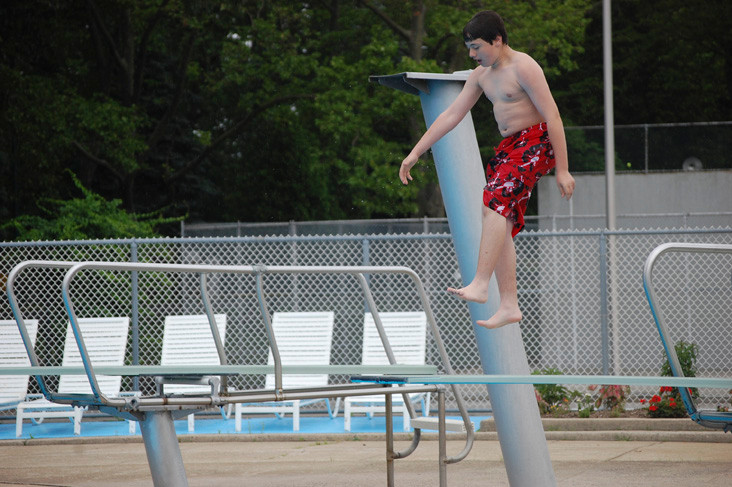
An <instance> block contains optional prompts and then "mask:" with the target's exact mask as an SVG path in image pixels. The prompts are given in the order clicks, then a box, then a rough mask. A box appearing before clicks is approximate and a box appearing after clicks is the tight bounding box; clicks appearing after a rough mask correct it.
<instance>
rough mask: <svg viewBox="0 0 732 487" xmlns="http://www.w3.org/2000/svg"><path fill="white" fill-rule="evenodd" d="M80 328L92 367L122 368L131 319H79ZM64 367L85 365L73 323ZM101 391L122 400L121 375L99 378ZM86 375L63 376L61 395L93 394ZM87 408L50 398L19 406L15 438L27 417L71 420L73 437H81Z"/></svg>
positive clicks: (67, 335)
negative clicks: (110, 366) (83, 418)
mask: <svg viewBox="0 0 732 487" xmlns="http://www.w3.org/2000/svg"><path fill="white" fill-rule="evenodd" d="M79 327H80V328H81V334H82V336H83V337H84V343H85V345H86V348H87V352H88V353H89V358H90V360H91V362H92V365H96V366H99V365H113V366H120V365H122V364H123V362H124V357H125V349H126V348H127V334H128V332H129V328H130V319H129V318H127V317H116V318H79ZM61 365H62V366H65V367H66V366H79V365H83V362H82V360H81V354H80V353H79V348H78V347H77V345H76V340H75V338H74V332H73V331H72V329H71V324H69V325H68V326H67V329H66V342H65V345H64V356H63V361H62V364H61ZM97 382H98V383H99V389H100V390H101V392H102V393H103V394H104V395H106V396H111V397H119V395H120V388H121V385H122V377H121V376H103V375H99V376H97ZM91 392H92V391H91V387H90V386H89V380H88V378H87V376H86V375H62V376H60V379H59V385H58V393H59V394H91ZM83 414H84V408H80V407H74V406H70V405H68V404H58V403H54V402H51V401H48V400H47V399H45V398H43V399H37V400H34V401H26V402H23V403H20V404H18V408H17V417H16V422H15V436H17V437H20V436H21V435H22V434H23V420H24V419H26V418H28V419H31V420H32V421H33V422H35V423H40V422H42V421H43V420H44V419H46V418H69V419H71V420H72V421H73V423H74V434H75V435H79V434H81V418H82V415H83ZM134 426H135V425H134V422H132V421H130V433H133V432H134Z"/></svg>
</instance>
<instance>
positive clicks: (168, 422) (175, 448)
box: [140, 411, 188, 487]
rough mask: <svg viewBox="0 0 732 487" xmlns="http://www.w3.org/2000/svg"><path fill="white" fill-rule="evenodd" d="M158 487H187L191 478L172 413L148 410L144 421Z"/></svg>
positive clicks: (152, 470)
mask: <svg viewBox="0 0 732 487" xmlns="http://www.w3.org/2000/svg"><path fill="white" fill-rule="evenodd" d="M140 430H141V431H142V439H143V441H144V442H145V452H146V453H147V462H148V463H149V464H150V473H151V474H152V479H153V484H154V485H155V487H187V486H188V479H187V478H186V470H185V468H184V467H183V457H182V456H181V453H180V446H179V445H178V437H177V436H176V434H175V426H174V425H173V417H172V416H171V414H170V411H147V412H146V413H145V418H144V419H143V420H142V421H140Z"/></svg>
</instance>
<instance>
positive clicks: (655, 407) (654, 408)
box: [648, 405, 658, 411]
mask: <svg viewBox="0 0 732 487" xmlns="http://www.w3.org/2000/svg"><path fill="white" fill-rule="evenodd" d="M656 409H658V406H656V405H652V406H650V407H649V408H648V410H649V411H655V410H656Z"/></svg>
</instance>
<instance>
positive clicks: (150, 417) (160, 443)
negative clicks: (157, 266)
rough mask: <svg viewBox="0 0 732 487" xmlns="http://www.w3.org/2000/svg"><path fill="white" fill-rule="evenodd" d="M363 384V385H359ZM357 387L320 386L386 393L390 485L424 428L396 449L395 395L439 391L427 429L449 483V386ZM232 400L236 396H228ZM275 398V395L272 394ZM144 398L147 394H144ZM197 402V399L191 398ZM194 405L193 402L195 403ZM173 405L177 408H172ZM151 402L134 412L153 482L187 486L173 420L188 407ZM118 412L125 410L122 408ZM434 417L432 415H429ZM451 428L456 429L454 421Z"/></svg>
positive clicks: (160, 486)
mask: <svg viewBox="0 0 732 487" xmlns="http://www.w3.org/2000/svg"><path fill="white" fill-rule="evenodd" d="M356 387H359V386H356ZM360 387H361V388H360V389H359V388H355V387H354V386H353V385H351V386H345V387H344V388H343V389H340V390H338V389H331V390H327V391H323V390H320V391H319V392H318V393H319V394H322V396H323V397H340V396H351V395H356V396H357V395H371V394H374V393H382V394H384V396H385V405H386V407H385V410H386V412H385V415H386V475H387V486H388V487H394V486H395V481H394V460H396V459H400V458H405V457H407V456H408V455H410V454H411V453H412V451H413V450H414V448H416V446H417V443H419V438H420V430H419V429H417V428H415V432H414V439H413V442H412V447H411V448H409V449H407V450H406V451H404V452H395V451H394V420H393V413H392V407H391V406H392V395H393V394H402V393H404V392H405V389H406V390H407V391H406V392H432V393H435V394H437V404H438V417H437V418H435V419H437V428H435V427H434V423H430V424H431V425H432V426H430V427H429V428H428V427H427V425H426V424H425V425H423V426H425V429H438V431H439V443H440V444H439V459H438V462H439V478H440V483H439V485H440V486H441V487H445V486H446V485H447V464H448V463H449V459H448V458H447V452H446V450H447V449H446V443H447V434H446V433H447V430H448V426H447V425H446V422H445V390H444V388H443V387H439V386H434V385H432V386H425V385H421V386H415V385H408V386H405V387H403V388H400V389H395V388H392V387H385V386H381V387H379V386H374V387H371V388H364V386H363V385H361V386H360ZM304 395H307V393H305V392H299V393H295V394H292V396H291V397H292V398H295V397H298V396H304ZM253 398H254V399H255V400H261V399H262V398H257V397H253ZM228 399H229V400H231V399H232V398H228ZM241 399H242V398H237V399H236V401H235V402H239V401H241ZM268 399H270V400H271V398H268ZM143 402H144V398H143ZM191 402H193V401H191ZM191 406H192V404H191ZM168 407H172V408H173V410H172V411H171V409H168ZM168 407H166V406H148V407H144V408H139V409H138V410H137V411H135V412H134V413H133V414H132V416H134V417H135V418H137V420H138V421H139V422H140V429H141V432H142V438H143V442H144V444H145V452H146V454H147V460H148V463H149V465H150V474H151V476H152V480H153V485H155V487H187V486H188V479H187V477H186V471H185V467H184V465H183V457H182V455H181V451H180V445H179V443H178V436H177V434H176V432H175V426H174V423H173V420H174V419H175V418H174V414H175V415H181V414H187V413H188V411H184V410H183V409H185V406H183V405H182V404H178V405H177V406H173V405H170V406H168ZM111 409H113V408H105V411H106V412H108V413H110V414H113V413H111V412H110V411H111ZM118 414H120V415H121V414H122V413H121V411H120V412H119V413H118ZM124 416H125V417H130V413H126V414H124ZM428 419H430V418H428ZM450 430H453V427H452V425H451V427H450Z"/></svg>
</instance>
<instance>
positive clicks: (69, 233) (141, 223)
mask: <svg viewBox="0 0 732 487" xmlns="http://www.w3.org/2000/svg"><path fill="white" fill-rule="evenodd" d="M70 174H71V179H72V180H73V183H74V186H76V188H77V189H78V190H79V191H80V192H81V193H82V196H83V197H82V198H72V199H69V200H55V199H51V198H44V199H43V200H41V201H39V209H40V211H41V214H40V215H21V216H19V217H17V218H14V219H12V220H10V221H9V222H7V223H5V224H4V225H3V228H4V229H10V228H12V229H14V230H15V231H16V232H17V234H18V239H19V240H23V241H31V240H84V239H94V238H131V237H155V236H157V235H158V233H157V229H156V227H158V226H159V225H163V224H167V223H172V222H175V221H180V220H179V219H176V218H163V217H161V216H159V215H157V214H152V213H151V214H143V215H135V214H131V213H129V212H127V211H125V210H124V209H122V208H120V206H121V204H122V201H121V200H118V199H114V200H111V201H108V200H106V199H104V198H102V197H101V196H99V195H98V194H96V193H94V192H92V191H89V190H88V189H87V188H85V187H84V186H83V185H82V184H81V181H79V179H78V178H77V177H76V176H75V175H74V174H73V173H70Z"/></svg>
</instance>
